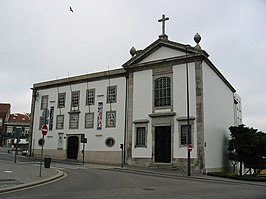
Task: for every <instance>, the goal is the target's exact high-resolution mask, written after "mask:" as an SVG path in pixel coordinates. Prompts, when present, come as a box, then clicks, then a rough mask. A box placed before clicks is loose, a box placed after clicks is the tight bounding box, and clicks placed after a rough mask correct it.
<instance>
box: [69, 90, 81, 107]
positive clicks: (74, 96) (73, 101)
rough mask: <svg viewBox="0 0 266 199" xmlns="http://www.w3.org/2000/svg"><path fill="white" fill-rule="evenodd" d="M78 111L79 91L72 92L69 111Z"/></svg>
mask: <svg viewBox="0 0 266 199" xmlns="http://www.w3.org/2000/svg"><path fill="white" fill-rule="evenodd" d="M78 110H79V91H73V92H72V96H71V111H78Z"/></svg>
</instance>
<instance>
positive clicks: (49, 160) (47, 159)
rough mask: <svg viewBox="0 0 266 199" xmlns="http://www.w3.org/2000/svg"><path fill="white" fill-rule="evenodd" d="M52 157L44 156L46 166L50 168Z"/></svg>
mask: <svg viewBox="0 0 266 199" xmlns="http://www.w3.org/2000/svg"><path fill="white" fill-rule="evenodd" d="M51 161H52V158H44V168H50V166H51Z"/></svg>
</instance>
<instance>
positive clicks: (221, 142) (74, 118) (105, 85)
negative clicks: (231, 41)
mask: <svg viewBox="0 0 266 199" xmlns="http://www.w3.org/2000/svg"><path fill="white" fill-rule="evenodd" d="M195 41H196V43H197V45H196V46H195V47H191V46H189V45H184V44H180V43H177V42H173V41H170V40H168V37H167V35H165V34H163V35H160V37H159V39H158V40H156V41H155V42H153V43H152V44H151V45H149V46H148V47H146V48H145V49H143V50H138V51H137V50H135V49H134V48H132V49H131V51H130V52H131V55H132V58H131V59H129V60H128V61H127V62H126V63H125V64H123V65H122V66H123V68H121V69H116V70H111V71H105V72H100V73H94V74H89V75H82V76H77V77H70V78H66V79H60V80H55V81H48V82H43V83H37V84H34V85H33V98H32V114H33V116H32V145H31V151H32V153H33V154H34V155H39V154H40V151H41V146H40V145H39V144H38V141H39V140H40V139H41V138H42V133H41V126H42V125H43V124H44V123H47V124H48V125H49V130H48V134H47V135H46V136H45V145H44V151H45V152H44V153H45V154H46V155H49V156H51V157H52V158H60V159H77V160H81V159H82V158H83V154H84V159H85V161H86V162H96V163H111V164H119V163H120V162H121V157H122V156H123V162H124V163H125V164H131V165H142V166H151V165H153V166H156V165H158V164H159V165H162V164H163V165H170V166H173V167H177V168H178V169H180V170H186V169H187V156H188V152H187V146H188V144H192V146H193V150H192V152H191V153H190V157H191V168H192V171H193V172H197V173H206V172H210V171H218V170H223V169H225V168H229V167H231V165H230V162H229V161H228V160H227V158H226V154H227V151H226V150H227V142H228V139H229V130H228V128H229V127H230V126H232V125H238V123H239V119H238V120H236V115H237V117H238V118H240V119H241V107H240V108H239V103H240V97H237V99H236V97H235V96H236V94H235V92H236V91H235V89H234V88H233V87H232V86H231V84H230V83H229V82H228V81H227V80H226V79H225V78H224V76H223V75H222V74H221V73H220V72H219V70H218V69H217V68H216V67H215V66H214V65H213V63H212V62H211V61H210V60H209V59H208V56H209V55H208V54H207V53H206V52H205V51H204V50H202V49H201V48H200V46H199V44H198V43H199V41H200V36H199V35H198V34H197V35H196V36H195ZM187 77H188V78H187ZM187 80H188V81H187ZM236 102H237V103H236ZM236 106H238V107H236ZM47 110H48V111H47ZM45 118H46V119H45ZM84 137H85V138H87V143H85V144H83V143H82V142H83V141H84V139H83V138H84ZM121 144H123V146H122V148H123V151H122V150H121ZM83 149H84V151H83ZM83 152H84V153H83Z"/></svg>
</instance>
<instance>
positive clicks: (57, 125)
mask: <svg viewBox="0 0 266 199" xmlns="http://www.w3.org/2000/svg"><path fill="white" fill-rule="evenodd" d="M60 117H62V120H60V119H59V118H60ZM61 121H62V122H61ZM64 121H65V116H64V115H57V116H56V130H62V129H64ZM59 122H61V123H59ZM60 124H61V125H60ZM61 126H62V127H61Z"/></svg>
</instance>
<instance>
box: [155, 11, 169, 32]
mask: <svg viewBox="0 0 266 199" xmlns="http://www.w3.org/2000/svg"><path fill="white" fill-rule="evenodd" d="M167 20H169V17H166V18H165V15H162V18H161V19H159V20H158V22H162V35H165V21H167Z"/></svg>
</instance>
